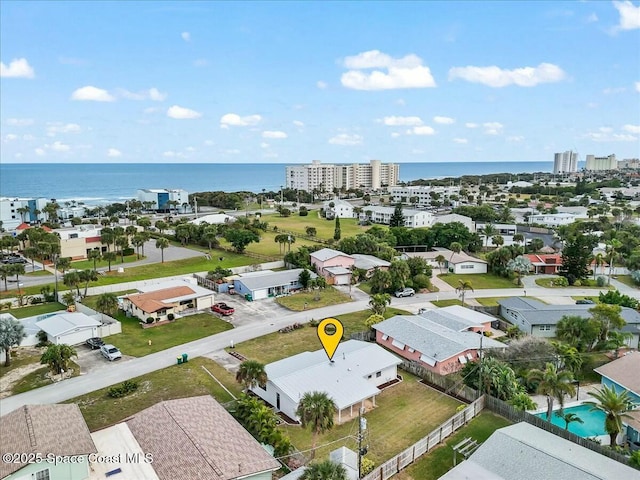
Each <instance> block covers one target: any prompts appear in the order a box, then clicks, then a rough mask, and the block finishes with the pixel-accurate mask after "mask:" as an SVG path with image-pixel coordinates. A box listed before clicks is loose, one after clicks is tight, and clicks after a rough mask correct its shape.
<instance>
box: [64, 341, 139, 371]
mask: <svg viewBox="0 0 640 480" xmlns="http://www.w3.org/2000/svg"><path fill="white" fill-rule="evenodd" d="M75 349H76V352H78V358H77V359H76V360H75V361H76V363H77V364H78V365H80V375H86V374H88V373H95V372H98V371H100V370H104V369H107V368H113V366H114V365H115V364H118V363H123V362H127V361H129V360H132V359H133V358H135V357H131V356H127V355H123V356H122V358H121V359H120V360H114V361H113V362H110V361H109V360H107V359H106V358H104V357H103V356H102V354H101V353H100V349H98V348H96V349H95V350H91V349H90V348H89V347H88V346H86V345H76V347H75Z"/></svg>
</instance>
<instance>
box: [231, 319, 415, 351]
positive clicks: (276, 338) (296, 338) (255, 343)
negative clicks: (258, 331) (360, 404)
mask: <svg viewBox="0 0 640 480" xmlns="http://www.w3.org/2000/svg"><path fill="white" fill-rule="evenodd" d="M407 314H408V312H406V311H404V310H399V309H397V308H387V312H386V314H385V317H387V318H389V317H393V316H394V315H407ZM369 315H371V312H370V311H368V310H363V311H360V312H355V313H349V314H347V315H340V316H337V317H336V318H337V319H338V320H340V321H341V322H342V325H343V327H344V338H345V339H347V340H348V339H349V335H351V334H352V333H354V332H362V331H364V330H366V329H367V327H365V326H364V321H365V320H366V319H367V318H368V317H369ZM319 348H321V345H320V340H318V334H317V332H316V327H309V326H308V325H305V326H304V328H301V329H299V330H295V331H293V332H290V333H279V332H276V333H271V334H269V335H265V336H264V337H260V338H254V339H253V340H248V341H246V342H242V343H240V344H238V345H236V346H235V348H234V350H236V351H237V352H239V353H241V354H242V355H244V356H245V357H247V358H250V359H252V360H258V361H260V362H262V363H271V362H275V361H276V360H281V359H283V358H285V357H290V356H292V355H296V354H298V353H301V352H307V351H314V350H318V349H319ZM227 350H229V349H227Z"/></svg>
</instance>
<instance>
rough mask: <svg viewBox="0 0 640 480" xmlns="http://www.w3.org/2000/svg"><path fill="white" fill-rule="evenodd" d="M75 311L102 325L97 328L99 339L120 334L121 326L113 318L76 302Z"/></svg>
mask: <svg viewBox="0 0 640 480" xmlns="http://www.w3.org/2000/svg"><path fill="white" fill-rule="evenodd" d="M76 310H77V311H78V312H81V313H84V314H85V315H88V316H90V317H92V318H95V319H96V320H98V321H100V322H101V323H102V325H100V327H98V336H99V337H108V336H109V335H115V334H116V333H122V324H121V323H120V322H119V321H118V320H116V319H115V318H113V317H110V316H109V315H105V314H104V313H100V312H96V311H95V310H94V309H93V308H89V307H87V306H86V305H84V304H82V303H80V302H76Z"/></svg>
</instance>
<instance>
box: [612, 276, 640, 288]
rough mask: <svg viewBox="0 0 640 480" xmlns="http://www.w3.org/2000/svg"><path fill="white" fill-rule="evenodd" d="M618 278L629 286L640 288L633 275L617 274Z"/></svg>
mask: <svg viewBox="0 0 640 480" xmlns="http://www.w3.org/2000/svg"><path fill="white" fill-rule="evenodd" d="M616 280H618V281H619V282H620V283H624V284H625V285H626V286H627V287H633V288H638V285H636V284H635V283H634V281H633V278H631V275H617V276H616Z"/></svg>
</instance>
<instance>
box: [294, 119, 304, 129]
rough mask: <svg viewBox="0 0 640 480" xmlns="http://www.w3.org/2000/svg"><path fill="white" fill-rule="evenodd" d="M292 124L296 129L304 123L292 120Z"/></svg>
mask: <svg viewBox="0 0 640 480" xmlns="http://www.w3.org/2000/svg"><path fill="white" fill-rule="evenodd" d="M293 124H294V125H295V126H296V127H298V128H302V127H304V122H301V121H300V120H294V121H293Z"/></svg>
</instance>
